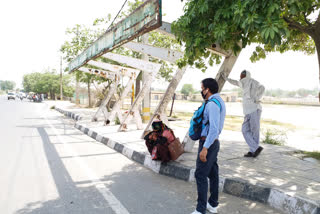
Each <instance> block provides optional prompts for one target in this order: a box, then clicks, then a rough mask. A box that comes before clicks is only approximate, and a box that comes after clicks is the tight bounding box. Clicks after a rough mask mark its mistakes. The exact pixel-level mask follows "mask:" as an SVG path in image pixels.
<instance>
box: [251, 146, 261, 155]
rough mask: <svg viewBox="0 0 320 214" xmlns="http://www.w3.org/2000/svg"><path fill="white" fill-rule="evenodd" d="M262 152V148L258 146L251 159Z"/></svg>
mask: <svg viewBox="0 0 320 214" xmlns="http://www.w3.org/2000/svg"><path fill="white" fill-rule="evenodd" d="M262 150H263V147H261V146H259V148H258V149H257V150H256V151H255V152H254V153H253V157H254V158H256V157H258V155H259V154H260V153H261V151H262Z"/></svg>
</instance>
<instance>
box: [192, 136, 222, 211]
mask: <svg viewBox="0 0 320 214" xmlns="http://www.w3.org/2000/svg"><path fill="white" fill-rule="evenodd" d="M203 144H204V141H202V140H200V142H199V150H198V157H197V165H196V172H195V178H196V183H197V190H198V204H197V211H198V212H201V213H203V214H204V213H206V208H207V196H208V179H207V178H209V181H210V197H209V200H208V202H209V204H210V205H211V206H213V207H216V206H218V204H219V202H218V197H219V166H218V163H217V161H218V158H217V157H218V152H219V150H220V142H219V140H216V141H214V143H213V144H212V145H211V146H210V147H209V149H208V154H207V162H205V163H204V162H202V161H201V160H200V156H199V154H200V152H201V150H202V148H203Z"/></svg>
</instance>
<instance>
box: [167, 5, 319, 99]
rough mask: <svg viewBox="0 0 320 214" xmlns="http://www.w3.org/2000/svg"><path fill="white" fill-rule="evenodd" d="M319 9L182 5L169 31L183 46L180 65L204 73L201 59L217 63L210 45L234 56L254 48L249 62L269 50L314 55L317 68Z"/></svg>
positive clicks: (291, 6)
mask: <svg viewBox="0 0 320 214" xmlns="http://www.w3.org/2000/svg"><path fill="white" fill-rule="evenodd" d="M319 8H320V3H319V2H318V1H317V0H288V1H283V0H272V1H257V0H228V1H222V0H187V1H186V5H185V11H184V12H185V14H184V15H183V16H181V17H180V18H179V19H178V20H177V21H176V22H174V23H173V26H172V30H173V32H174V33H175V35H176V36H177V38H178V40H179V41H180V42H185V46H186V50H185V58H184V60H182V61H180V66H183V65H185V64H187V63H189V64H191V65H193V64H195V65H196V66H197V67H199V68H205V63H204V60H203V58H202V57H204V58H209V63H210V64H213V62H214V61H216V62H217V60H218V62H219V57H217V56H214V54H212V53H210V52H209V51H208V50H207V49H206V48H208V47H211V46H212V45H213V44H220V46H221V47H222V48H223V49H225V50H230V49H231V50H233V52H234V53H235V54H238V53H239V51H240V50H241V49H242V48H245V47H246V46H247V45H249V44H251V43H257V47H256V50H255V51H254V52H253V53H252V55H251V57H250V59H251V61H253V62H254V61H257V60H259V59H261V58H265V57H266V54H267V53H268V52H273V51H279V52H281V53H283V52H285V51H288V50H294V51H303V52H305V53H306V54H312V53H314V52H315V50H317V55H318V63H319V68H320V14H319ZM314 16H315V18H313V17H314ZM319 79H320V69H319ZM319 101H320V93H319Z"/></svg>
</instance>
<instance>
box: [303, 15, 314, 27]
mask: <svg viewBox="0 0 320 214" xmlns="http://www.w3.org/2000/svg"><path fill="white" fill-rule="evenodd" d="M303 17H304V21H305V22H306V23H307V25H308V26H311V25H312V24H311V23H310V22H309V20H308V19H307V15H306V14H305V13H303Z"/></svg>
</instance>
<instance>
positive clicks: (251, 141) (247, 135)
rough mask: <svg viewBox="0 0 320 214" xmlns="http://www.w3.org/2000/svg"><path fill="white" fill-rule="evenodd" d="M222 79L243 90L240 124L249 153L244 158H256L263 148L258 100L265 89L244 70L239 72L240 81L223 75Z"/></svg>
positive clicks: (260, 108)
mask: <svg viewBox="0 0 320 214" xmlns="http://www.w3.org/2000/svg"><path fill="white" fill-rule="evenodd" d="M222 77H223V78H224V79H225V80H226V81H228V82H229V83H231V84H232V85H235V86H238V87H240V88H241V89H242V90H243V99H242V105H243V113H244V115H245V117H244V121H243V124H242V134H243V137H244V139H245V140H246V142H247V144H248V146H249V148H250V151H249V152H248V153H246V154H245V155H244V157H257V156H258V155H259V154H260V153H261V151H262V150H263V147H261V146H259V141H260V118H261V112H262V106H261V104H260V99H261V97H262V95H263V93H264V91H265V88H264V86H263V85H261V84H260V83H259V82H258V81H257V80H255V79H252V78H251V74H250V72H249V71H246V70H243V71H242V72H241V74H240V81H237V80H233V79H230V78H226V76H225V75H224V74H223V75H222Z"/></svg>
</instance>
